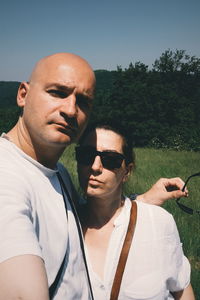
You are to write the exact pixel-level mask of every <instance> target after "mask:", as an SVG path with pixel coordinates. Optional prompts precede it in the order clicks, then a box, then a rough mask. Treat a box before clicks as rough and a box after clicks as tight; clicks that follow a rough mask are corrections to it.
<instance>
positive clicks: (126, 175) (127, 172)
mask: <svg viewBox="0 0 200 300" xmlns="http://www.w3.org/2000/svg"><path fill="white" fill-rule="evenodd" d="M133 168H134V164H133V163H130V164H128V166H126V173H125V175H124V178H123V182H126V181H127V180H128V178H129V176H130V174H131V172H132V170H133Z"/></svg>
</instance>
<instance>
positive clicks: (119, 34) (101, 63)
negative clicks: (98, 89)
mask: <svg viewBox="0 0 200 300" xmlns="http://www.w3.org/2000/svg"><path fill="white" fill-rule="evenodd" d="M0 28H1V33H0V41H1V43H0V80H16V81H22V80H27V79H28V77H29V74H30V72H31V70H32V68H33V65H34V64H35V63H36V61H37V60H39V59H40V58H41V57H43V56H46V55H49V54H52V53H55V52H63V51H66V52H73V53H76V54H78V55H81V56H82V57H84V58H85V59H87V60H88V61H89V63H90V64H91V66H92V67H93V69H95V70H96V69H107V70H115V69H116V68H117V65H120V66H122V68H126V67H128V65H129V63H130V62H133V63H135V62H136V61H140V62H142V63H145V64H146V65H148V66H149V67H151V66H152V64H153V63H154V61H155V59H157V58H159V57H160V55H161V54H162V53H163V52H164V51H165V50H167V49H169V48H170V49H171V50H173V51H174V50H176V49H179V50H181V49H183V50H186V52H187V54H189V55H195V56H197V57H200V1H199V0H188V1H186V0H168V1H166V0H93V1H92V0H70V1H69V0H56V1H55V0H54V1H52V0H48V1H47V0H44V1H43V0H40V1H38V0H35V1H33V0H32V1H27V0H26V1H21V0H18V1H15V0H13V1H9V0H3V1H1V8H0Z"/></svg>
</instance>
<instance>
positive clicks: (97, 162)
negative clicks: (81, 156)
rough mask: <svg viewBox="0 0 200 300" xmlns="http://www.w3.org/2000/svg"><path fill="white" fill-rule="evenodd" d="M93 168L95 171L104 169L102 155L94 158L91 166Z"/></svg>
mask: <svg viewBox="0 0 200 300" xmlns="http://www.w3.org/2000/svg"><path fill="white" fill-rule="evenodd" d="M91 169H92V170H93V171H94V172H100V173H101V172H102V170H103V165H102V162H101V157H100V156H99V155H97V156H96V157H95V159H94V162H93V164H92V166H91Z"/></svg>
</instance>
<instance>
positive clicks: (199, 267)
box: [61, 145, 200, 300]
mask: <svg viewBox="0 0 200 300" xmlns="http://www.w3.org/2000/svg"><path fill="white" fill-rule="evenodd" d="M135 153H136V169H135V171H134V173H133V174H132V176H131V178H130V180H129V182H128V183H127V184H126V186H125V192H126V194H127V195H129V194H130V193H134V192H136V193H143V192H145V191H146V190H148V189H149V188H150V187H151V185H152V184H153V183H155V182H156V181H157V180H158V179H159V178H160V177H181V178H182V179H183V180H185V179H186V178H187V177H188V176H189V175H191V174H193V173H197V172H200V154H199V152H187V151H182V152H177V151H172V150H155V149H135ZM61 162H62V163H63V164H64V165H65V166H66V167H67V169H68V171H69V172H70V174H71V176H72V180H73V181H74V184H75V186H76V188H77V189H78V191H79V192H80V189H79V186H78V179H77V173H76V163H75V160H74V146H73V145H72V146H70V147H68V149H67V150H66V151H65V153H64V154H63V156H62V158H61ZM188 189H189V197H188V198H186V199H184V203H185V204H186V205H188V206H190V207H192V208H197V209H200V177H196V178H194V179H192V181H191V183H189V185H188ZM164 208H166V209H167V210H168V211H169V212H170V213H172V214H173V216H174V218H175V220H176V224H177V227H178V230H179V233H180V237H181V241H182V242H183V249H184V252H185V254H186V256H187V257H188V258H189V260H190V262H191V265H192V285H193V289H194V291H195V295H196V300H200V291H199V287H198V286H199V282H200V216H199V215H197V214H196V215H188V214H186V213H184V212H183V211H181V210H180V209H179V208H178V207H177V205H176V203H175V201H174V200H170V201H168V202H167V203H165V204H164Z"/></svg>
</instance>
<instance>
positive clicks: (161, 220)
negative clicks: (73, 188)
mask: <svg viewBox="0 0 200 300" xmlns="http://www.w3.org/2000/svg"><path fill="white" fill-rule="evenodd" d="M79 144H80V146H79V147H77V148H76V159H77V163H78V174H79V181H80V185H81V188H82V189H83V191H84V193H85V196H86V198H87V204H86V205H84V209H83V208H82V214H81V221H82V227H83V232H84V238H85V244H86V254H87V261H88V265H89V272H90V276H91V281H92V287H93V291H94V298H95V300H102V299H103V300H106V299H108V300H109V299H110V293H111V288H112V283H113V278H114V276H115V271H116V267H117V263H118V260H119V255H120V251H121V248H122V244H123V241H124V237H125V234H126V231H127V227H128V222H129V216H130V209H131V201H130V199H129V198H127V197H125V196H124V195H123V183H124V182H126V181H127V179H128V177H129V175H130V173H131V170H132V169H133V168H134V165H135V161H134V156H133V153H132V143H131V142H130V140H129V139H128V138H127V137H125V135H124V134H123V133H122V132H121V131H120V130H119V128H112V127H110V126H107V125H105V126H104V125H103V126H96V127H91V128H89V129H88V130H86V131H85V133H84V135H83V137H82V138H81V140H80V143H79ZM136 203H137V211H138V213H137V223H136V228H135V233H134V236H133V241H132V245H131V248H130V252H129V256H128V259H127V263H126V267H125V271H124V275H123V279H122V283H121V288H120V292H119V297H118V299H121V300H128V299H134V300H136V299H137V300H139V299H149V300H150V299H151V300H162V299H169V298H168V297H169V291H171V292H172V293H173V296H174V297H175V299H181V300H186V299H187V300H192V299H194V296H193V291H192V287H191V285H190V283H189V282H190V265H189V262H188V260H187V259H186V257H185V256H184V255H183V252H182V248H181V243H180V240H179V235H178V232H177V228H176V225H175V222H174V220H173V218H172V216H171V215H170V214H169V213H168V212H166V211H165V210H164V209H162V208H160V207H157V206H153V205H148V204H145V203H142V202H141V201H136Z"/></svg>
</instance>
